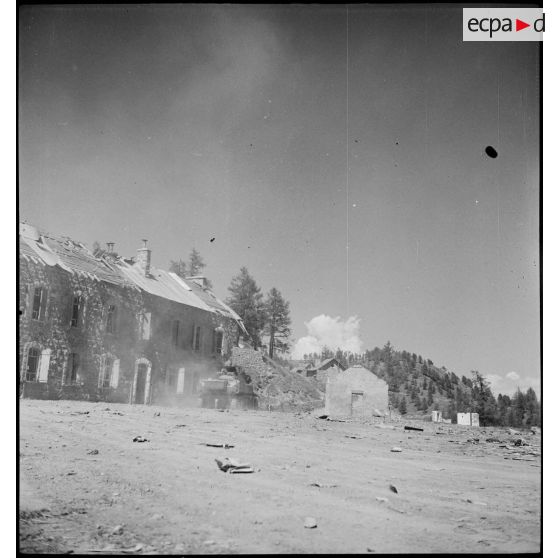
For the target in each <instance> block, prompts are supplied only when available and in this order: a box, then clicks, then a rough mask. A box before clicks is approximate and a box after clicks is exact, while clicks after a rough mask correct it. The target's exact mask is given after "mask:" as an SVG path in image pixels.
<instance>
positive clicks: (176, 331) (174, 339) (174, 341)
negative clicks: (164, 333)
mask: <svg viewBox="0 0 558 558" xmlns="http://www.w3.org/2000/svg"><path fill="white" fill-rule="evenodd" d="M179 331H180V320H174V322H172V345H173V347H178V334H179Z"/></svg>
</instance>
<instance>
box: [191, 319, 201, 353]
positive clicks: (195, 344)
mask: <svg viewBox="0 0 558 558" xmlns="http://www.w3.org/2000/svg"><path fill="white" fill-rule="evenodd" d="M200 345H201V326H197V325H195V326H194V337H193V340H192V348H193V349H194V351H199V350H200Z"/></svg>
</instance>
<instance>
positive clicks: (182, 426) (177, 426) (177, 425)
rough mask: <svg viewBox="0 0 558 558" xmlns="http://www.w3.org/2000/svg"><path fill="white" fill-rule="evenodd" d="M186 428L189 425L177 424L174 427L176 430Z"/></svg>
mask: <svg viewBox="0 0 558 558" xmlns="http://www.w3.org/2000/svg"><path fill="white" fill-rule="evenodd" d="M186 426H188V425H187V424H175V425H174V427H175V428H185V427H186Z"/></svg>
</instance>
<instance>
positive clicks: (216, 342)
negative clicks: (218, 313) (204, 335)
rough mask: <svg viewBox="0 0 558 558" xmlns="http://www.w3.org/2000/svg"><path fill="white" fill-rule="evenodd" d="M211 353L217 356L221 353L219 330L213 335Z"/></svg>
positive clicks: (221, 341)
mask: <svg viewBox="0 0 558 558" xmlns="http://www.w3.org/2000/svg"><path fill="white" fill-rule="evenodd" d="M213 352H214V353H216V354H218V355H220V354H221V353H222V352H223V332H222V331H220V330H215V331H214V333H213Z"/></svg>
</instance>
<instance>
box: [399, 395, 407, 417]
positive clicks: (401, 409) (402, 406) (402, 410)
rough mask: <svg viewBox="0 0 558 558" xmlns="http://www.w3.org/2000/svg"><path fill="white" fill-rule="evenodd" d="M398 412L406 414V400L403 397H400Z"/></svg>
mask: <svg viewBox="0 0 558 558" xmlns="http://www.w3.org/2000/svg"><path fill="white" fill-rule="evenodd" d="M398 408H399V412H400V413H401V414H402V415H406V414H407V401H406V399H405V397H402V398H401V401H400V402H399V407H398Z"/></svg>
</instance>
